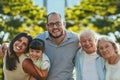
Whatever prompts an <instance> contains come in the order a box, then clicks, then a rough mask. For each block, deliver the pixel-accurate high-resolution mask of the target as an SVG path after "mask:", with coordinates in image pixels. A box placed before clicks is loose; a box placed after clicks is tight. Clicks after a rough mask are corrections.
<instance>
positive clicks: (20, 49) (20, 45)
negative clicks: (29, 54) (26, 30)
mask: <svg viewBox="0 0 120 80" xmlns="http://www.w3.org/2000/svg"><path fill="white" fill-rule="evenodd" d="M27 47H28V39H27V38H26V37H21V38H19V39H18V40H16V41H15V42H14V44H13V50H14V52H15V53H16V54H17V55H20V54H23V53H24V52H25V51H26V48H27Z"/></svg>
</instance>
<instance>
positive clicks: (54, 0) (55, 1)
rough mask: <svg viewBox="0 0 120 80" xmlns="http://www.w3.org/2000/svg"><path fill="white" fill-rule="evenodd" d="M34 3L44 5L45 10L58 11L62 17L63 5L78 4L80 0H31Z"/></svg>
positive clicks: (48, 11)
mask: <svg viewBox="0 0 120 80" xmlns="http://www.w3.org/2000/svg"><path fill="white" fill-rule="evenodd" d="M33 1H34V3H35V5H39V6H40V7H46V12H47V13H50V12H59V13H60V14H61V15H62V17H63V18H64V13H65V7H72V6H73V5H78V4H79V1H80V0H33Z"/></svg>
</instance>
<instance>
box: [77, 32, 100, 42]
mask: <svg viewBox="0 0 120 80" xmlns="http://www.w3.org/2000/svg"><path fill="white" fill-rule="evenodd" d="M83 35H90V36H91V37H93V38H94V39H95V40H96V41H97V40H98V37H97V33H96V32H94V31H92V30H84V31H83V32H81V33H80V35H79V37H81V36H83Z"/></svg>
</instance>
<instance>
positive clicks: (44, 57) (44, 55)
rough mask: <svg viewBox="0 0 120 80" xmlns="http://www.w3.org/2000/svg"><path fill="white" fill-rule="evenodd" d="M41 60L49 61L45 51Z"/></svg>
mask: <svg viewBox="0 0 120 80" xmlns="http://www.w3.org/2000/svg"><path fill="white" fill-rule="evenodd" d="M43 60H48V61H50V60H49V58H48V56H47V55H46V54H45V53H43Z"/></svg>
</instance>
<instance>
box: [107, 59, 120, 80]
mask: <svg viewBox="0 0 120 80" xmlns="http://www.w3.org/2000/svg"><path fill="white" fill-rule="evenodd" d="M106 69H107V72H106V80H120V60H119V62H118V63H117V64H114V65H110V64H108V63H106Z"/></svg>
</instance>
